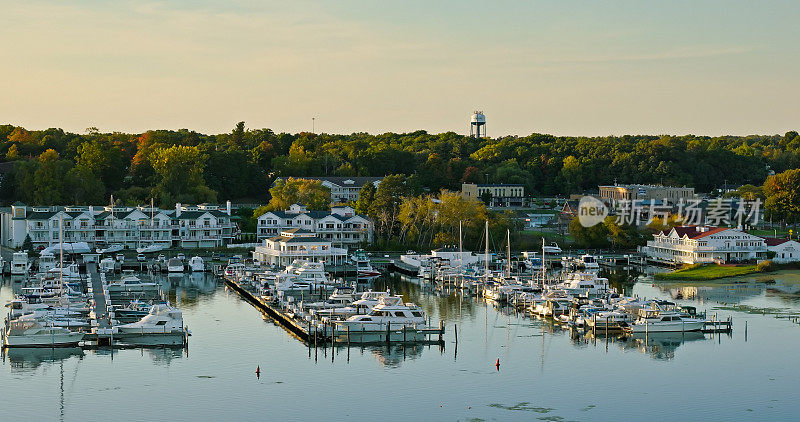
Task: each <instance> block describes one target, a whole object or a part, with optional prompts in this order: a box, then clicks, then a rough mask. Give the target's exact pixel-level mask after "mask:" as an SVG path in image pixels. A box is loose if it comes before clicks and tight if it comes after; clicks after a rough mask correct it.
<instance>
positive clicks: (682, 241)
mask: <svg viewBox="0 0 800 422" xmlns="http://www.w3.org/2000/svg"><path fill="white" fill-rule="evenodd" d="M647 256H648V259H650V260H653V261H656V262H662V263H669V264H699V263H730V262H742V261H750V260H756V259H765V258H766V257H767V243H766V242H765V240H764V238H762V237H759V236H756V235H752V234H749V233H746V232H744V231H742V230H739V229H732V228H727V227H709V226H677V227H673V228H671V229H670V230H665V231H661V232H659V233H656V234H655V235H653V240H651V241H648V242H647Z"/></svg>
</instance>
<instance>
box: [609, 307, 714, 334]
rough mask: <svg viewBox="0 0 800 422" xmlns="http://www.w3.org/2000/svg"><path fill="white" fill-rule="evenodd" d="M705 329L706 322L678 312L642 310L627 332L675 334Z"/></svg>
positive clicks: (626, 328)
mask: <svg viewBox="0 0 800 422" xmlns="http://www.w3.org/2000/svg"><path fill="white" fill-rule="evenodd" d="M703 327H705V320H702V319H695V318H687V317H685V316H682V315H681V314H680V313H678V312H672V311H668V312H665V311H661V310H659V309H642V310H640V311H639V317H638V318H637V319H636V321H634V322H632V323H631V324H628V326H627V327H625V331H627V332H630V333H650V332H653V333H675V332H685V331H700V330H702V329H703Z"/></svg>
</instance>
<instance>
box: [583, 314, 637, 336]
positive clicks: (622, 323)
mask: <svg viewBox="0 0 800 422" xmlns="http://www.w3.org/2000/svg"><path fill="white" fill-rule="evenodd" d="M633 320H634V318H633V315H631V314H629V313H625V312H619V311H596V312H588V313H586V314H584V316H583V318H582V322H583V324H585V325H586V326H587V327H589V328H590V329H594V330H595V331H605V330H607V331H619V330H621V329H623V328H624V327H626V326H627V325H628V324H630V323H632V322H633Z"/></svg>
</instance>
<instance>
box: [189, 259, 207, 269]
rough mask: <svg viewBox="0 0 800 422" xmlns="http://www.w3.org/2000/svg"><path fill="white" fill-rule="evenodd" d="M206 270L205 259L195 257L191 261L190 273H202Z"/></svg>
mask: <svg viewBox="0 0 800 422" xmlns="http://www.w3.org/2000/svg"><path fill="white" fill-rule="evenodd" d="M205 270H206V266H205V263H204V262H203V258H200V257H199V256H193V257H192V259H190V260H189V271H191V272H193V273H201V272H203V271H205Z"/></svg>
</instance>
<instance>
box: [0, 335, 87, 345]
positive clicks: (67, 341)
mask: <svg viewBox="0 0 800 422" xmlns="http://www.w3.org/2000/svg"><path fill="white" fill-rule="evenodd" d="M83 336H84V333H68V334H56V335H47V334H45V335H27V336H26V335H22V336H6V338H5V341H4V344H5V345H6V347H69V346H76V345H78V343H80V341H81V340H83Z"/></svg>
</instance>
